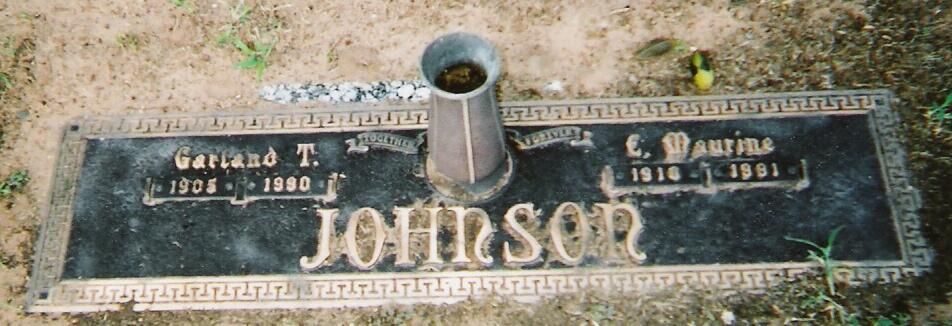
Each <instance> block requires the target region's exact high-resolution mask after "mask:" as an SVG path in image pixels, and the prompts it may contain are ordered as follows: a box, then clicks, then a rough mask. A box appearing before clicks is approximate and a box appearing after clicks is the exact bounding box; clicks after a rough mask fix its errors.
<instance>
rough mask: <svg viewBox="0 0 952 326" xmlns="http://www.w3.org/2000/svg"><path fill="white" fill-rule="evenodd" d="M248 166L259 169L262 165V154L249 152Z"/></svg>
mask: <svg viewBox="0 0 952 326" xmlns="http://www.w3.org/2000/svg"><path fill="white" fill-rule="evenodd" d="M247 166H248V168H249V169H257V168H260V167H261V155H258V154H248V165H247Z"/></svg>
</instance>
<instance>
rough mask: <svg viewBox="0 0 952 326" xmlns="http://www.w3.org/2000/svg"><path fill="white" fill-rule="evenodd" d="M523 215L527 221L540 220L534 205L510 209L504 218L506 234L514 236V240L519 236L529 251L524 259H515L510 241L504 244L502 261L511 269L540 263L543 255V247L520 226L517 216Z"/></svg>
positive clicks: (527, 204) (521, 205) (519, 205)
mask: <svg viewBox="0 0 952 326" xmlns="http://www.w3.org/2000/svg"><path fill="white" fill-rule="evenodd" d="M520 213H522V215H525V216H526V218H527V220H529V221H535V220H537V219H538V217H537V216H536V213H535V208H534V207H533V205H532V203H525V204H517V205H514V206H512V207H510V208H509V210H508V211H506V215H505V217H504V228H505V229H506V232H508V233H509V234H510V235H512V236H513V237H514V238H516V237H517V236H518V238H521V239H522V241H520V242H521V243H522V247H523V248H525V249H526V250H527V253H526V254H525V255H523V256H522V257H514V256H513V255H512V251H511V250H510V244H509V241H506V242H504V243H503V244H502V260H503V264H505V265H506V266H510V267H519V266H525V265H530V264H534V263H537V262H539V261H540V257H541V255H542V245H540V244H539V241H537V240H536V239H535V238H534V237H533V236H532V234H530V233H529V231H526V229H525V228H523V227H522V225H520V224H519V221H518V220H517V219H516V215H517V214H520Z"/></svg>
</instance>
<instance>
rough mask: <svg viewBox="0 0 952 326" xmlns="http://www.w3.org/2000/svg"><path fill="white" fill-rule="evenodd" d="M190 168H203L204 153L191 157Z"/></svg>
mask: <svg viewBox="0 0 952 326" xmlns="http://www.w3.org/2000/svg"><path fill="white" fill-rule="evenodd" d="M192 168H193V169H196V170H199V169H204V168H205V154H198V155H195V158H194V159H192Z"/></svg>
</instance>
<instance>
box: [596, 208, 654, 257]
mask: <svg viewBox="0 0 952 326" xmlns="http://www.w3.org/2000/svg"><path fill="white" fill-rule="evenodd" d="M595 207H596V208H598V210H599V211H600V212H601V214H602V219H603V220H604V221H605V224H606V225H609V227H608V232H609V233H608V238H609V239H610V240H609V246H610V247H611V248H612V249H611V250H615V234H614V232H615V231H614V218H615V213H618V212H621V213H624V215H625V216H626V217H628V218H629V220H628V232H627V233H626V234H625V253H627V254H628V258H630V259H631V260H632V261H634V262H635V263H636V264H641V263H642V262H644V261H645V259H648V255H646V254H645V253H644V252H643V251H641V249H639V248H638V237H639V236H641V231H642V228H643V225H642V223H641V213H639V212H638V209H637V208H635V207H634V206H632V205H631V204H628V203H620V204H607V203H596V204H595ZM610 252H611V251H610Z"/></svg>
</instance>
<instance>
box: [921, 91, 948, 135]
mask: <svg viewBox="0 0 952 326" xmlns="http://www.w3.org/2000/svg"><path fill="white" fill-rule="evenodd" d="M949 106H952V92H949V95H946V96H945V102H942V104H934V105H932V107H930V108H929V111H928V112H927V113H926V115H927V116H928V117H929V120H931V121H932V122H933V123H934V124H935V128H936V131H938V132H942V131H944V130H945V125H946V124H947V123H949V122H950V121H952V112H950V111H949Z"/></svg>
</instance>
